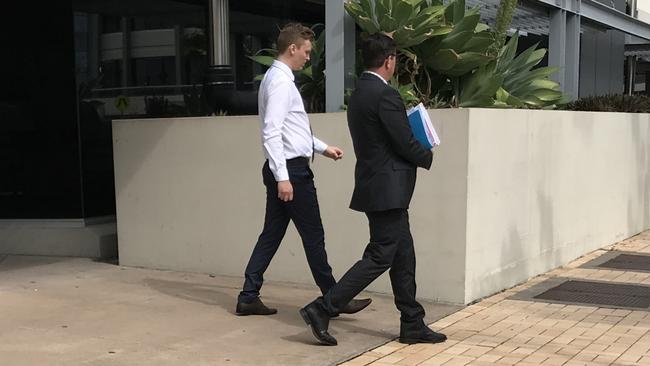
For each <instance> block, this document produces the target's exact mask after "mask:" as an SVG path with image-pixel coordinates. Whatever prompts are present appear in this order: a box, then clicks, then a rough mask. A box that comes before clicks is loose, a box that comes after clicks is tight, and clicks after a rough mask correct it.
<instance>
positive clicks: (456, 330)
mask: <svg viewBox="0 0 650 366" xmlns="http://www.w3.org/2000/svg"><path fill="white" fill-rule="evenodd" d="M611 250H617V251H626V252H640V253H650V231H646V232H644V233H641V234H639V235H636V236H634V237H632V238H629V239H627V240H624V241H622V242H619V243H616V244H614V245H610V246H608V247H605V248H603V249H600V250H596V251H594V252H592V253H589V254H587V255H585V256H583V257H581V258H579V259H577V260H575V261H573V262H571V263H569V264H567V265H566V266H563V267H560V268H557V269H554V270H552V271H550V272H548V273H546V274H543V275H540V276H537V277H535V278H532V279H530V280H529V281H527V282H526V283H523V284H521V285H519V286H516V287H514V288H511V289H508V290H506V291H503V292H501V293H498V294H496V295H493V296H490V297H488V298H486V299H483V300H481V301H480V302H477V303H475V304H473V305H470V306H467V307H466V308H464V309H462V310H460V311H458V312H456V313H454V314H451V315H449V316H447V317H445V318H443V319H440V320H439V321H437V322H435V323H433V324H431V325H430V327H431V328H432V329H434V330H436V331H440V332H443V333H445V334H446V335H447V337H448V340H447V341H446V342H444V343H441V344H416V345H403V344H400V343H398V342H395V341H393V342H390V343H388V344H385V345H383V346H381V347H379V348H376V349H374V350H372V351H370V352H367V353H365V354H363V355H360V356H358V357H357V358H354V359H352V360H350V361H347V362H345V363H343V364H342V365H344V366H361V365H402V366H407V365H427V366H432V365H444V366H453V365H521V366H524V365H566V366H583V365H617V366H623V365H630V366H632V365H638V366H641V365H646V366H648V365H650V312H648V311H644V310H638V311H637V310H626V309H612V308H606V307H597V306H582V305H565V304H551V303H545V302H534V301H521V300H512V299H509V297H510V296H512V295H514V294H516V293H518V292H520V291H522V290H525V289H527V288H530V287H531V286H534V285H536V284H538V283H540V282H542V281H545V280H547V279H549V278H553V277H571V278H576V279H588V280H598V281H614V282H622V283H636V284H650V273H646V272H634V271H615V270H607V269H590V268H579V267H580V266H581V265H583V264H585V263H587V262H589V261H591V260H593V259H595V258H597V257H599V256H601V255H603V254H605V253H607V252H608V251H611Z"/></svg>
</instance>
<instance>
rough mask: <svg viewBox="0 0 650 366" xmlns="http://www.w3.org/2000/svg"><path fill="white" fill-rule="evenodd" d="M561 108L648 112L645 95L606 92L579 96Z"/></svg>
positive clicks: (649, 111) (648, 103) (647, 102)
mask: <svg viewBox="0 0 650 366" xmlns="http://www.w3.org/2000/svg"><path fill="white" fill-rule="evenodd" d="M563 109H566V110H570V111H594V112H628V113H650V98H649V97H648V96H647V95H622V94H607V95H598V96H592V97H585V98H580V99H578V100H576V101H573V102H571V103H569V104H567V105H566V106H564V108H563Z"/></svg>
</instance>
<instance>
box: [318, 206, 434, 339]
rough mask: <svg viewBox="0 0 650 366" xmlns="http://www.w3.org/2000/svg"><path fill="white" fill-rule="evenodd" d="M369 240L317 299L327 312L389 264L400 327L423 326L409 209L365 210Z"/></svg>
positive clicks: (345, 299)
mask: <svg viewBox="0 0 650 366" xmlns="http://www.w3.org/2000/svg"><path fill="white" fill-rule="evenodd" d="M366 216H368V224H369V226H370V243H369V244H368V246H366V250H365V252H364V253H363V258H362V259H361V260H360V261H358V262H357V263H355V264H354V265H353V266H352V268H350V269H349V270H348V271H347V272H346V273H345V275H343V277H342V278H341V279H340V280H339V282H338V283H337V284H336V285H334V287H332V288H331V289H330V290H329V291H328V292H327V293H326V294H325V295H324V296H323V297H322V298H319V299H317V300H316V302H317V303H318V304H319V305H320V307H321V308H322V309H323V310H324V311H325V312H327V313H328V314H329V315H330V316H332V315H334V314H337V313H338V312H339V310H340V309H341V307H343V306H344V305H345V304H347V303H348V302H349V301H350V300H352V299H353V298H354V297H355V296H356V295H357V294H358V293H359V292H361V291H362V290H363V289H365V288H366V287H367V286H368V285H369V284H370V283H371V282H372V281H374V280H375V279H376V278H377V277H379V276H380V275H381V274H382V273H384V272H385V271H386V270H388V269H389V268H390V272H389V274H390V282H391V285H392V287H393V294H394V296H395V305H396V306H397V309H399V311H400V312H401V324H402V330H408V329H418V328H420V327H422V326H424V322H423V320H422V319H423V318H424V309H423V308H422V305H420V303H418V302H417V301H416V300H415V291H416V285H415V251H414V248H413V237H412V236H411V229H410V227H409V218H408V211H407V210H406V209H394V210H388V211H380V212H367V213H366Z"/></svg>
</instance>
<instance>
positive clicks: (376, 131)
mask: <svg viewBox="0 0 650 366" xmlns="http://www.w3.org/2000/svg"><path fill="white" fill-rule="evenodd" d="M348 127H349V128H350V134H351V135H352V143H353V145H354V153H355V155H356V157H357V163H356V166H355V171H354V180H355V184H354V193H353V194H352V201H351V202H350V208H351V209H353V210H357V211H363V212H374V211H385V210H390V209H395V208H404V209H406V208H408V207H409V203H410V202H411V197H412V196H413V189H414V188H415V177H416V169H417V167H418V166H419V167H422V168H425V169H429V168H430V167H431V161H432V159H433V154H432V153H431V151H430V150H427V149H426V148H424V147H423V146H422V145H420V143H419V142H417V140H416V139H415V137H413V132H412V131H411V127H410V125H409V122H408V120H407V117H406V111H405V109H404V104H403V102H402V99H401V98H400V96H399V93H398V92H397V91H396V90H395V89H393V88H392V87H390V86H389V85H386V84H384V82H383V81H382V80H381V79H379V77H377V76H376V75H373V74H368V73H363V74H362V76H361V77H360V78H359V80H358V82H357V86H356V89H355V90H354V92H353V93H352V96H351V97H350V102H349V106H348Z"/></svg>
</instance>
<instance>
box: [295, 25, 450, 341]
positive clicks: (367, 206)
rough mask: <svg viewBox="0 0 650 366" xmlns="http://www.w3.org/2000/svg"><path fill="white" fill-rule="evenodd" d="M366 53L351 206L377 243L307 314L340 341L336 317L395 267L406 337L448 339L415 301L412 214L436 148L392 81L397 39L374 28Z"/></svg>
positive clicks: (354, 130) (353, 127)
mask: <svg viewBox="0 0 650 366" xmlns="http://www.w3.org/2000/svg"><path fill="white" fill-rule="evenodd" d="M362 54H363V61H364V66H365V68H366V71H365V72H364V73H363V75H362V76H361V77H360V78H359V81H358V83H357V87H356V89H355V91H354V92H353V93H352V96H351V98H350V103H349V107H348V125H349V128H350V134H351V135H352V142H353V145H354V153H355V155H356V158H357V162H356V167H355V173H354V178H355V186H354V193H353V194H352V201H351V203H350V208H352V209H353V210H357V211H361V212H364V213H365V214H366V216H367V217H368V224H369V226H370V243H369V244H368V246H367V247H366V249H365V252H364V253H363V258H362V259H361V260H359V261H358V262H357V263H356V264H354V265H353V266H352V268H350V269H349V270H348V271H347V273H346V274H345V275H343V278H341V280H340V281H339V282H338V283H337V284H336V285H334V286H333V287H332V288H331V289H330V290H329V291H328V292H327V293H325V295H323V296H322V297H319V298H317V299H316V300H315V301H313V302H312V303H310V304H309V305H307V306H305V307H304V308H302V309H300V315H301V316H302V317H303V319H304V320H305V322H306V323H307V324H308V325H310V326H311V329H312V333H313V334H314V336H315V337H316V338H317V339H318V340H319V341H320V342H321V343H323V344H326V345H336V344H337V341H336V339H335V338H334V337H332V336H331V335H330V334H329V333H328V331H327V328H328V326H329V319H330V317H332V316H334V315H336V314H337V312H338V311H339V309H340V308H341V307H342V306H344V305H345V304H347V303H348V302H349V301H350V300H351V299H352V298H353V297H354V296H356V295H357V294H358V293H359V292H361V291H362V290H363V289H364V288H366V287H367V286H368V285H369V284H370V283H371V282H372V281H374V280H375V279H376V278H377V277H379V276H380V275H381V274H382V273H384V272H385V271H386V270H388V269H389V268H390V272H389V274H390V280H391V285H392V288H393V294H394V296H395V305H396V306H397V308H398V309H399V311H400V312H401V317H400V338H399V340H400V342H402V343H407V344H413V343H438V342H443V341H445V339H447V337H446V336H445V335H444V334H441V333H436V332H434V331H432V330H431V329H429V328H428V327H427V326H426V325H425V324H424V321H423V319H424V309H423V308H422V305H420V304H419V303H418V302H417V300H415V289H416V285H415V251H414V249H413V238H412V237H411V232H410V228H409V220H408V207H409V203H410V201H411V196H412V195H413V190H414V188H415V177H416V169H417V167H421V168H425V169H429V168H430V167H431V162H432V159H433V153H432V151H430V150H427V149H425V148H424V147H422V145H420V144H419V143H418V142H417V140H415V138H414V137H413V133H412V131H411V128H410V126H409V123H408V120H407V117H406V111H405V109H404V104H403V102H402V99H401V98H400V95H399V93H398V92H397V91H396V90H395V89H393V88H392V87H390V86H389V85H388V83H387V81H388V80H390V78H392V76H393V73H394V72H395V63H396V60H395V57H396V46H395V42H394V41H393V40H392V39H391V38H390V37H388V36H386V35H384V34H380V33H376V34H373V35H371V36H369V37H368V39H367V40H366V41H365V42H364V44H363V46H362Z"/></svg>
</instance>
